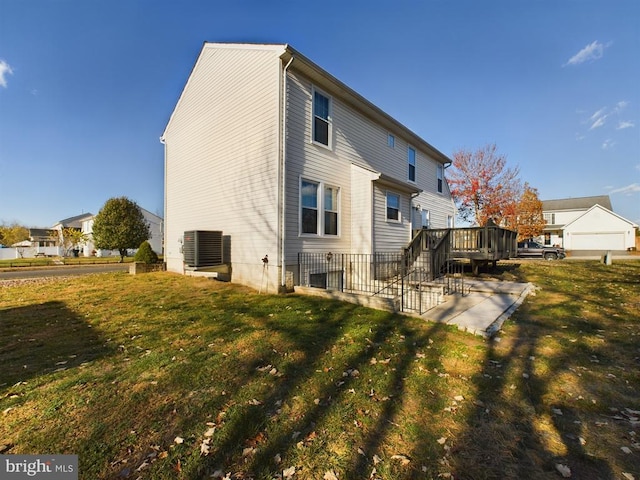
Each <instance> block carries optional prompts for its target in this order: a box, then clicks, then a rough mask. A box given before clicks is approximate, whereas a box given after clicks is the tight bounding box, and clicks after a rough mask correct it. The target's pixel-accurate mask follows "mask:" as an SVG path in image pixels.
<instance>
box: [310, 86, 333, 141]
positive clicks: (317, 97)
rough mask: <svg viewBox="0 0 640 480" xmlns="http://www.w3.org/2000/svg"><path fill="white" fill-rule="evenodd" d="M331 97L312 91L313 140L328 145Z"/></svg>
mask: <svg viewBox="0 0 640 480" xmlns="http://www.w3.org/2000/svg"><path fill="white" fill-rule="evenodd" d="M330 108H331V99H330V98H329V97H327V96H325V95H323V94H322V93H320V92H318V91H317V90H314V91H313V141H314V142H315V143H319V144H321V145H325V146H327V147H328V146H329V138H330V137H331V128H330V127H331V116H330Z"/></svg>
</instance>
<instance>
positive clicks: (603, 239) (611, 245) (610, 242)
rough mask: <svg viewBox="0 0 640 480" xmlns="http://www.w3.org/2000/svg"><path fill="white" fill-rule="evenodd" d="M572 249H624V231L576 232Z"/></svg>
mask: <svg viewBox="0 0 640 480" xmlns="http://www.w3.org/2000/svg"><path fill="white" fill-rule="evenodd" d="M571 249H572V250H624V249H625V248H624V233H574V234H573V235H572V239H571Z"/></svg>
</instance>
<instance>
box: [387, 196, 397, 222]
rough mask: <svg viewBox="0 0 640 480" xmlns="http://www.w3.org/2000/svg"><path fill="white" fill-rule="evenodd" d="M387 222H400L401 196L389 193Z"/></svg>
mask: <svg viewBox="0 0 640 480" xmlns="http://www.w3.org/2000/svg"><path fill="white" fill-rule="evenodd" d="M387 220H394V221H396V222H399V221H400V195H398V194H396V193H391V192H387Z"/></svg>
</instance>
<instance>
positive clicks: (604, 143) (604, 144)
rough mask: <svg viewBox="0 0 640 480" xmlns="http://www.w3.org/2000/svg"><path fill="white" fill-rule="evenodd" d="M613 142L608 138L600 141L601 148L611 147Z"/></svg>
mask: <svg viewBox="0 0 640 480" xmlns="http://www.w3.org/2000/svg"><path fill="white" fill-rule="evenodd" d="M615 144H616V142H614V141H613V140H611V139H610V138H608V139H606V140H605V141H604V142H603V143H602V149H603V150H607V149H609V148H611V147H613V146H614V145H615Z"/></svg>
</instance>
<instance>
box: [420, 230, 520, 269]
mask: <svg viewBox="0 0 640 480" xmlns="http://www.w3.org/2000/svg"><path fill="white" fill-rule="evenodd" d="M517 237H518V234H517V232H514V231H513V230H507V229H506V228H501V227H498V226H494V225H491V226H489V225H488V226H485V227H468V228H445V229H422V230H419V231H418V232H417V234H416V235H415V236H414V239H413V241H412V242H411V245H410V247H409V249H408V250H409V251H410V252H411V253H410V255H411V256H412V257H413V258H417V256H418V255H420V253H421V252H424V251H431V252H434V251H442V254H443V255H441V256H442V257H445V258H447V259H468V260H470V261H471V266H472V269H473V273H474V274H477V273H478V270H479V267H480V266H482V265H487V264H488V263H493V264H495V263H496V262H497V261H498V260H505V259H508V258H513V257H515V256H516V254H517V249H518V243H517ZM436 271H437V270H436Z"/></svg>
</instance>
